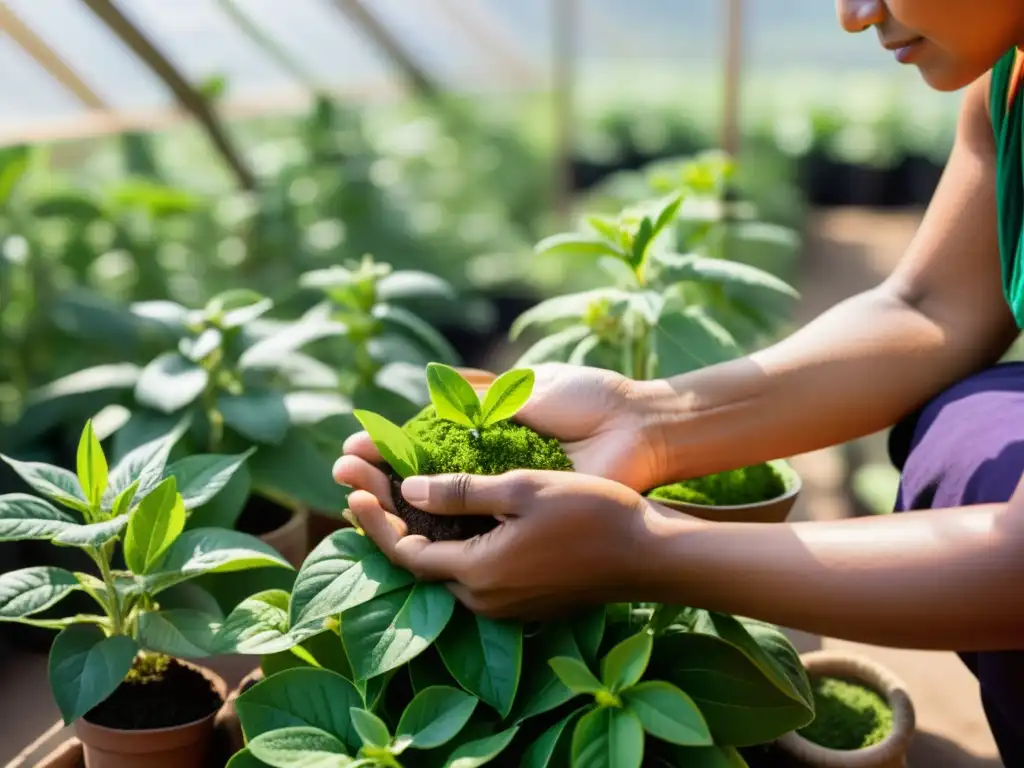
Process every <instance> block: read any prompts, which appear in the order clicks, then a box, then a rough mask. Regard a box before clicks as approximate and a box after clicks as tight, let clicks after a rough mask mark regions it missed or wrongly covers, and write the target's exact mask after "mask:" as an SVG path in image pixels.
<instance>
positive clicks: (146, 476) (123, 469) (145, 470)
mask: <svg viewBox="0 0 1024 768" xmlns="http://www.w3.org/2000/svg"><path fill="white" fill-rule="evenodd" d="M191 424H192V419H191V417H189V416H186V417H185V418H183V419H181V420H180V421H178V422H177V423H175V424H174V426H173V427H172V428H171V430H170V431H169V432H167V433H166V434H162V435H159V436H158V437H155V438H153V439H152V440H149V441H148V442H146V443H143V444H142V445H140V446H138V447H136V448H133V449H132V450H131V451H129V452H128V453H127V454H125V456H124V458H122V459H121V460H120V461H118V462H117V464H116V465H115V466H114V468H113V469H112V470H111V471H110V483H109V484H108V485H107V491H106V493H104V494H103V507H104V509H110V508H112V507H113V504H114V500H115V499H116V498H117V497H118V496H119V495H120V494H121V493H123V492H124V491H125V490H126V489H127V488H129V487H130V486H132V485H133V484H136V483H137V491H136V496H138V498H143V497H145V496H147V495H149V493H150V491H152V490H153V489H154V488H156V487H157V486H158V485H159V484H160V483H161V482H162V481H163V479H164V468H165V467H166V466H167V458H168V457H169V456H170V455H171V450H172V449H173V448H174V446H175V445H176V444H177V442H178V441H179V440H181V438H182V437H183V436H184V434H185V432H187V431H188V429H189V427H190V426H191Z"/></svg>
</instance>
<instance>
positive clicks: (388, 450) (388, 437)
mask: <svg viewBox="0 0 1024 768" xmlns="http://www.w3.org/2000/svg"><path fill="white" fill-rule="evenodd" d="M352 415H353V416H355V417H356V418H357V419H358V420H359V423H360V424H362V425H363V429H365V430H366V431H367V433H369V435H370V439H371V440H373V444H374V445H375V446H377V450H378V451H380V455H381V456H383V457H384V461H386V462H387V463H388V464H389V465H390V466H391V468H392V469H394V470H395V472H397V473H398V474H399V475H401V476H402V477H412V476H413V475H416V474H418V473H419V454H418V452H417V451H416V443H415V442H414V441H413V439H412V438H411V437H409V436H408V435H406V434H405V431H404V430H403V429H402V428H401V427H400V426H398V425H397V424H394V423H393V422H390V421H388V420H387V419H386V418H384V417H383V416H380V415H378V414H376V413H373V412H372V411H362V410H357V411H353V414H352Z"/></svg>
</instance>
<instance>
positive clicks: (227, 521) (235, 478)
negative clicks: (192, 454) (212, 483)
mask: <svg viewBox="0 0 1024 768" xmlns="http://www.w3.org/2000/svg"><path fill="white" fill-rule="evenodd" d="M175 466H176V465H175ZM173 469H174V468H173V467H172V470H173ZM170 474H174V472H173V471H172V472H171V473H170ZM183 479H184V478H183V477H181V478H178V483H179V487H180V483H181V482H182V480H183ZM251 493H252V475H251V473H250V471H249V464H248V462H243V463H242V464H240V465H239V466H238V469H237V470H235V472H233V473H232V475H231V477H230V478H229V479H228V481H227V482H226V483H225V484H224V487H223V488H221V489H220V490H219V491H217V494H216V495H215V496H214V497H213V498H211V499H210V500H209V501H207V502H206V503H205V504H203V505H202V506H200V507H198V508H196V509H193V510H192V512H191V514H190V515H189V517H188V520H187V521H186V523H185V529H186V530H189V529H193V528H234V527H235V524H236V523H237V522H238V518H239V516H240V515H241V514H242V510H244V509H245V505H246V504H247V503H248V502H249V498H250V495H251ZM185 508H186V509H187V508H188V501H187V500H186V502H185Z"/></svg>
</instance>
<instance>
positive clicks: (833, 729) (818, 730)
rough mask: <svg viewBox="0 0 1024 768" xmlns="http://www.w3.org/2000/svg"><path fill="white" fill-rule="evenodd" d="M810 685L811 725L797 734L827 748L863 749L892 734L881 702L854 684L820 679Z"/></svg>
mask: <svg viewBox="0 0 1024 768" xmlns="http://www.w3.org/2000/svg"><path fill="white" fill-rule="evenodd" d="M812 684H813V686H814V705H815V711H816V715H815V718H814V722H812V723H811V724H810V725H808V726H807V727H806V728H804V729H802V730H800V731H799V732H798V733H799V734H800V735H801V736H803V737H804V738H805V739H808V740H809V741H813V742H814V743H815V744H818V745H820V746H822V747H829V748H831V749H844V750H853V749H863V748H864V747H869V746H871V745H872V744H877V743H878V742H880V741H882V740H883V739H884V738H885V737H886V736H888V735H889V733H890V732H891V731H892V710H891V709H890V708H889V705H888V704H886V702H885V699H883V698H882V697H881V696H879V695H878V694H877V693H875V692H874V691H872V690H870V689H868V688H865V687H864V686H862V685H859V684H858V683H856V682H853V681H848V680H840V679H837V678H832V677H822V678H819V679H815V680H813V681H812Z"/></svg>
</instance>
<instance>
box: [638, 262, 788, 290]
mask: <svg viewBox="0 0 1024 768" xmlns="http://www.w3.org/2000/svg"><path fill="white" fill-rule="evenodd" d="M658 262H659V272H660V275H659V277H660V279H661V281H662V282H664V283H678V282H691V281H692V282H701V283H717V284H719V285H735V286H743V287H744V288H756V289H759V290H763V291H768V292H770V293H776V294H779V295H782V296H787V297H789V298H793V299H796V298H799V297H800V293H799V292H798V291H797V290H796V289H795V288H794V287H793V286H791V285H789V284H788V283H787V282H785V281H784V280H781V279H780V278H778V277H776V276H775V275H773V274H772V273H771V272H766V271H765V270H763V269H759V268H757V267H754V266H751V265H750V264H744V263H743V262H741V261H732V260H730V259H716V258H711V257H707V256H698V255H695V254H690V255H682V254H678V253H661V254H659V255H658Z"/></svg>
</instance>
